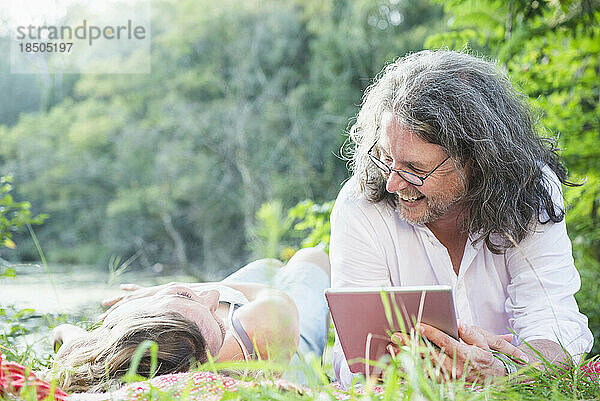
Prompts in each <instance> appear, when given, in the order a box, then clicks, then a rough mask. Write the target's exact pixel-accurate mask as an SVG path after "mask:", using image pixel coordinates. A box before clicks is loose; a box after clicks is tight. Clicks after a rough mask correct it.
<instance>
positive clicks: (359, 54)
mask: <svg viewBox="0 0 600 401" xmlns="http://www.w3.org/2000/svg"><path fill="white" fill-rule="evenodd" d="M152 7H153V11H154V12H153V21H152V27H153V32H152V39H153V47H152V48H153V50H152V73H151V74H139V75H138V74H133V75H119V74H115V75H93V74H86V75H81V76H75V77H74V79H75V82H74V83H72V84H69V85H66V84H65V86H67V88H65V90H64V92H63V95H65V96H64V98H62V99H60V101H56V102H49V103H48V104H49V106H48V107H47V108H46V107H44V108H43V109H44V111H41V112H39V113H32V114H25V113H22V114H21V115H20V116H19V118H18V119H16V120H15V121H13V120H11V121H8V120H2V121H1V122H4V123H6V124H10V126H7V127H0V142H1V143H2V146H1V147H0V168H1V169H2V171H4V170H7V171H12V172H14V176H15V178H16V179H17V180H18V181H19V182H22V183H23V185H20V186H19V195H22V196H23V197H25V198H27V199H28V200H30V201H31V203H32V204H33V205H35V206H36V208H40V209H41V210H44V211H47V212H48V213H50V214H51V216H52V219H49V220H48V221H47V223H46V224H45V225H44V226H43V227H41V228H40V229H39V230H38V235H39V237H40V241H41V243H43V244H44V247H45V248H46V249H48V257H49V260H50V261H51V262H69V263H75V262H86V263H88V262H93V263H97V264H101V265H106V263H107V261H108V258H109V257H110V256H111V255H122V256H123V257H124V258H128V257H129V256H130V255H134V254H137V255H139V257H138V258H137V259H136V261H135V264H138V265H141V266H142V267H145V268H149V267H151V266H153V265H154V264H155V263H161V264H163V265H166V266H169V265H175V266H177V267H180V268H186V269H189V270H190V273H192V272H195V273H196V274H197V275H199V274H204V275H205V276H206V277H222V276H223V275H225V274H226V273H228V272H229V271H231V270H232V269H234V267H235V266H239V265H241V264H243V263H244V262H246V261H247V260H249V258H250V257H252V251H256V249H257V246H258V245H257V246H251V247H250V249H248V248H249V247H248V246H247V245H246V244H247V243H248V242H249V241H253V238H255V237H256V234H255V232H254V230H255V226H256V225H257V223H256V214H257V212H258V211H259V209H260V207H261V205H262V204H263V203H265V202H267V201H269V200H271V199H280V200H281V207H282V208H283V209H285V208H288V207H290V206H291V205H295V204H296V203H298V202H300V201H302V200H303V199H307V198H309V199H314V200H315V201H316V202H324V201H326V200H330V199H333V198H334V197H335V195H336V193H337V191H338V189H339V186H338V183H339V182H341V181H342V180H343V179H344V178H345V177H346V174H347V172H346V166H345V164H344V163H343V161H341V160H340V159H338V158H335V157H334V156H333V154H335V153H337V152H338V150H339V149H340V147H341V145H342V143H343V142H344V140H345V137H344V135H343V133H344V131H345V130H346V129H347V126H348V119H349V118H350V117H351V116H352V115H354V114H355V113H356V112H357V106H356V105H357V104H358V103H360V99H361V96H362V92H363V90H364V89H365V87H366V86H367V85H368V84H369V83H370V82H369V80H370V79H371V78H372V77H373V76H375V75H376V74H377V72H378V71H379V70H380V68H381V66H382V65H384V64H385V63H387V62H390V61H391V60H393V59H394V58H396V57H398V56H399V55H402V54H404V53H405V52H408V51H415V50H419V49H420V48H422V46H423V41H424V39H425V37H426V36H427V35H428V34H429V33H430V32H431V30H437V29H443V27H442V7H440V6H438V5H431V4H430V3H429V2H428V1H426V0H418V1H412V2H410V3H405V2H396V1H390V0H362V1H359V2H340V1H337V0H325V1H322V0H318V1H317V0H307V1H296V0H283V1H279V0H277V1H275V0H269V1H266V2H260V4H259V3H253V2H239V1H233V0H228V1H224V2H219V3H218V4H216V3H214V2H211V1H207V0H202V1H196V0H194V1H192V0H184V1H179V2H175V3H173V2H170V1H162V0H159V1H156V2H153V5H152ZM69 79H71V78H69ZM56 80H57V81H58V77H57V78H56ZM65 81H66V78H65ZM0 84H1V82H0ZM57 90H58V89H57ZM23 110H30V109H23ZM283 209H282V210H283ZM16 239H18V238H16ZM273 241H274V239H271V242H273ZM274 251H275V249H274V247H273V245H270V249H269V250H268V252H266V253H265V252H263V251H262V250H261V251H260V255H261V256H264V255H265V254H272V253H273V252H274ZM35 257H36V252H35V249H33V248H32V247H20V248H19V249H17V251H16V255H15V256H14V258H15V259H31V258H35Z"/></svg>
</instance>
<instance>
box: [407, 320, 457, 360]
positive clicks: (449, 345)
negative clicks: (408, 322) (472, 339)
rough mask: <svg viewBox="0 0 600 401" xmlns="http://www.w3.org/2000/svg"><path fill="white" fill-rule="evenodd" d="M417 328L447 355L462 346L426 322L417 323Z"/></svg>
mask: <svg viewBox="0 0 600 401" xmlns="http://www.w3.org/2000/svg"><path fill="white" fill-rule="evenodd" d="M418 330H419V333H420V334H421V335H422V336H423V337H426V338H427V339H428V340H429V341H431V342H432V343H434V344H435V345H437V346H438V347H440V348H442V349H443V350H444V352H445V353H446V354H448V355H453V354H454V352H455V351H456V350H457V349H459V348H460V347H461V346H462V344H460V343H459V342H458V341H456V340H455V339H454V338H452V337H450V336H449V335H448V334H446V333H444V332H443V331H441V330H438V329H436V328H435V327H433V326H430V325H428V324H425V323H419V326H418Z"/></svg>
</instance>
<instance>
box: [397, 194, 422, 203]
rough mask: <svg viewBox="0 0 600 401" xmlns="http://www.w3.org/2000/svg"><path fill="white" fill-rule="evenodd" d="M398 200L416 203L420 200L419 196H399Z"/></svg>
mask: <svg viewBox="0 0 600 401" xmlns="http://www.w3.org/2000/svg"><path fill="white" fill-rule="evenodd" d="M400 198H401V199H402V200H403V201H406V202H416V201H417V200H419V199H421V196H410V197H406V196H403V195H400Z"/></svg>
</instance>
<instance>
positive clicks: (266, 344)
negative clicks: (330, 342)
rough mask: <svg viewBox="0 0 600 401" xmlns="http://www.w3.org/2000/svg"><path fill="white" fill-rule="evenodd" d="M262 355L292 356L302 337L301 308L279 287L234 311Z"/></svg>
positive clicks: (271, 357)
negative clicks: (300, 324) (299, 322)
mask: <svg viewBox="0 0 600 401" xmlns="http://www.w3.org/2000/svg"><path fill="white" fill-rule="evenodd" d="M235 318H237V319H238V320H239V321H240V323H241V325H242V327H243V328H244V330H245V331H246V333H247V335H248V337H249V338H250V340H251V341H252V342H253V343H255V344H256V346H257V347H258V351H259V353H260V354H261V357H262V358H266V357H268V359H273V358H275V359H289V358H291V356H292V355H293V353H294V352H295V350H296V347H297V346H298V342H299V339H300V332H299V325H298V309H297V308H296V305H295V303H294V301H293V300H292V299H291V298H290V297H289V296H288V295H286V294H285V293H284V292H282V291H279V290H273V291H269V293H268V294H265V295H264V296H261V297H258V298H257V299H255V300H253V301H251V302H249V303H247V304H246V305H244V306H242V307H241V308H239V309H238V310H236V312H235Z"/></svg>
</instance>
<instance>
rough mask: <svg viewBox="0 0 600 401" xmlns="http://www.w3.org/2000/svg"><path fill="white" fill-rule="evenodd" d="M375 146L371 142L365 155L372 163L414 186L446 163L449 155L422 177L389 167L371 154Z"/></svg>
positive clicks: (420, 184)
mask: <svg viewBox="0 0 600 401" xmlns="http://www.w3.org/2000/svg"><path fill="white" fill-rule="evenodd" d="M374 147H375V144H373V146H371V149H369V151H368V152H367V155H368V156H369V158H370V159H371V161H372V162H373V164H375V165H376V166H377V167H378V168H379V169H380V170H382V171H383V172H384V173H386V174H392V173H396V174H398V175H399V176H400V178H402V179H403V180H404V181H406V182H408V183H409V184H412V185H414V186H416V187H420V186H422V185H423V183H424V181H425V179H426V178H427V177H429V176H430V175H431V174H433V172H434V171H435V170H437V169H438V168H440V167H441V165H442V164H444V163H446V160H448V159H449V158H450V156H448V157H446V158H445V159H444V160H443V161H442V162H441V163H440V164H438V165H437V166H435V168H434V169H433V170H431V171H430V172H429V173H427V174H425V175H424V176H423V177H421V176H419V175H417V174H415V173H411V172H410V171H406V170H397V169H395V168H391V167H390V166H388V165H387V164H385V163H384V162H383V161H381V160H379V159H378V158H376V157H375V156H373V154H372V153H371V152H372V151H373V148H374Z"/></svg>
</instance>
